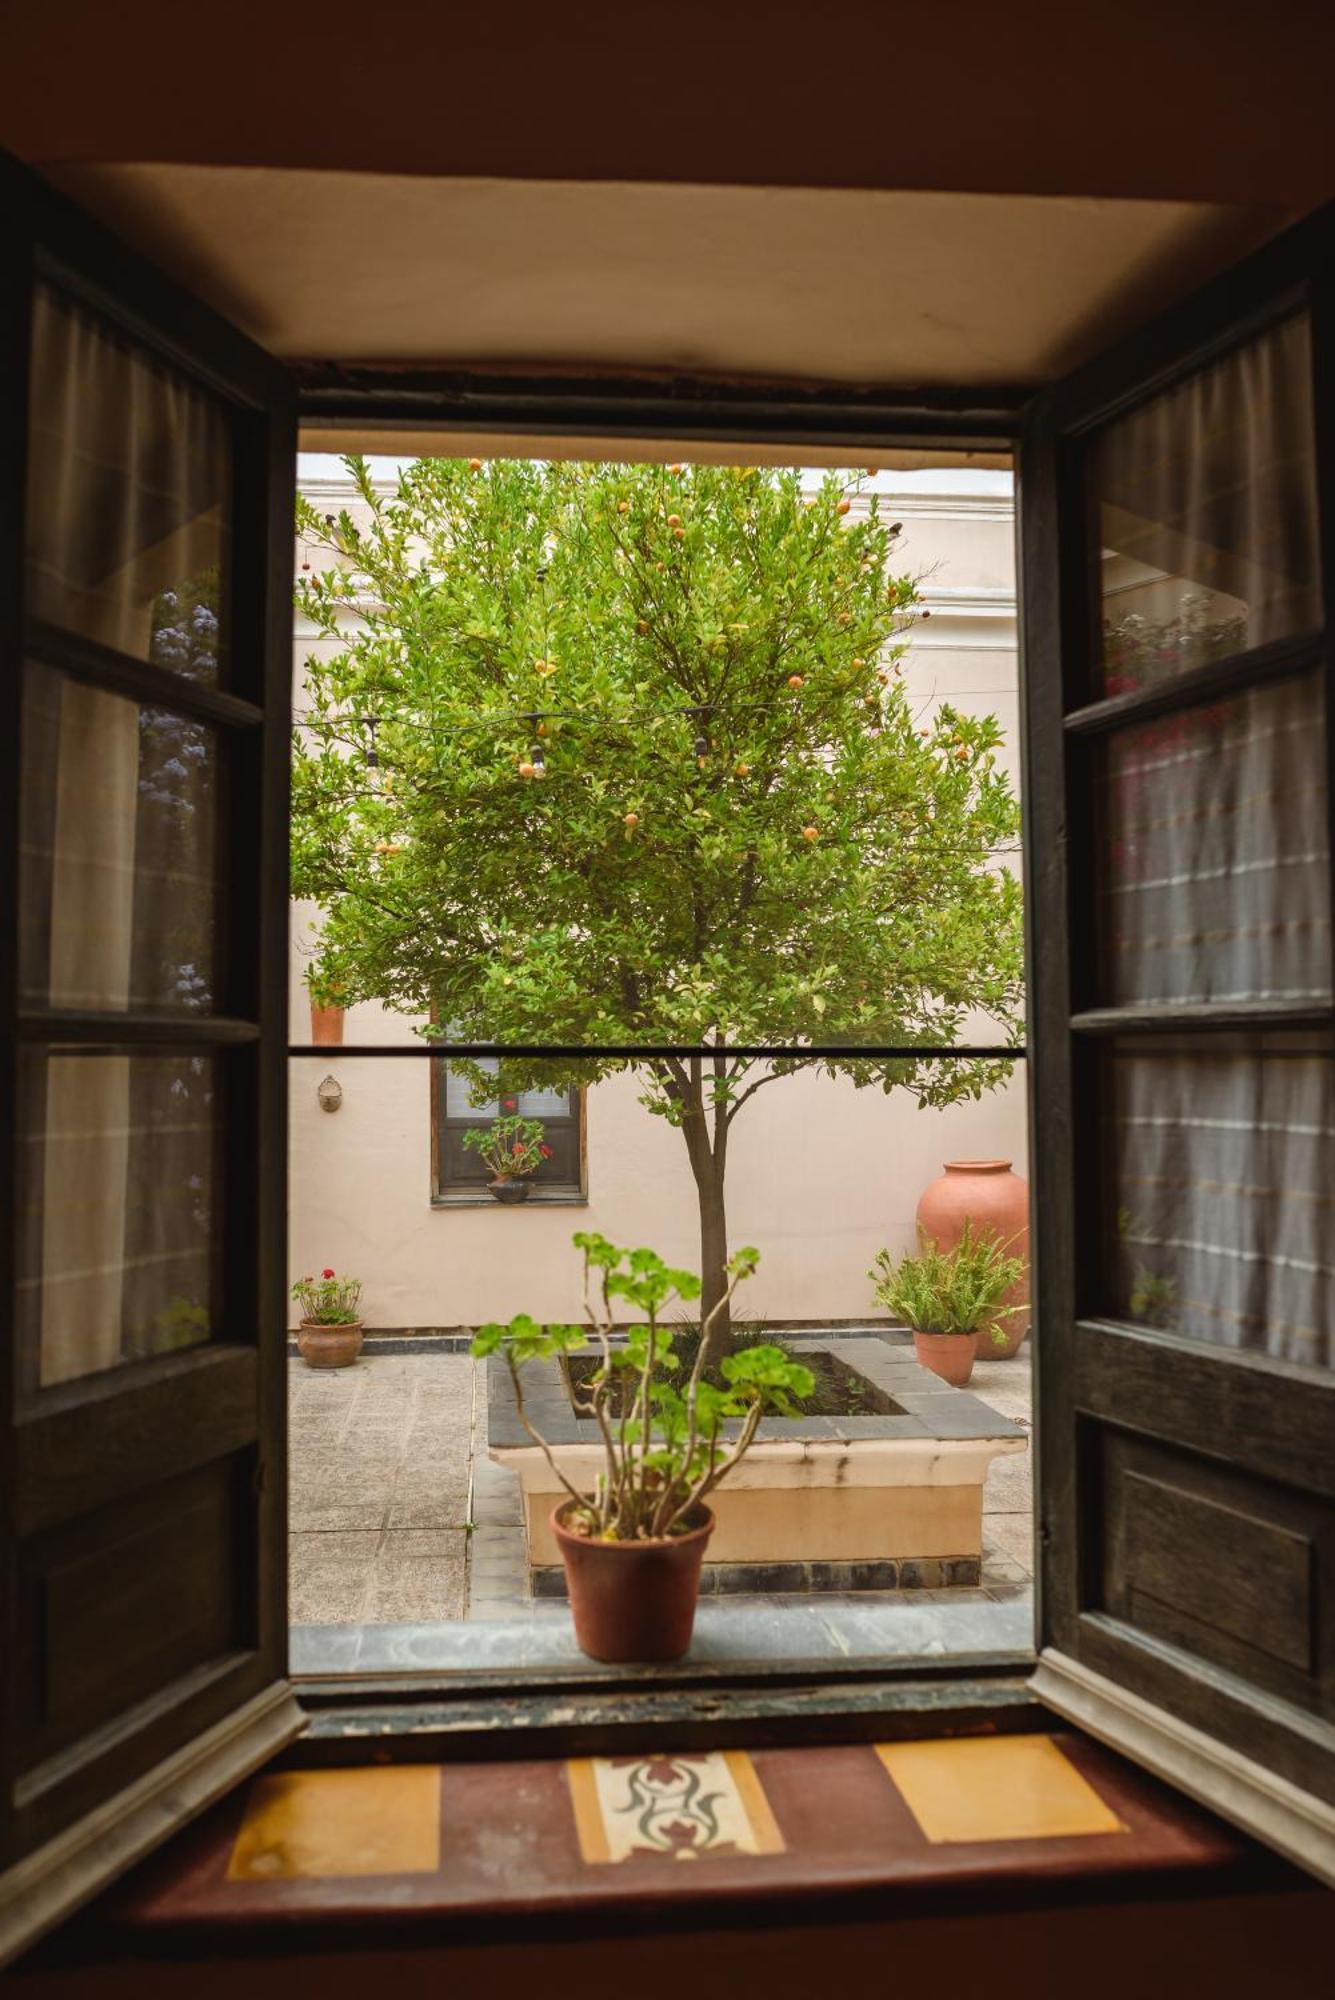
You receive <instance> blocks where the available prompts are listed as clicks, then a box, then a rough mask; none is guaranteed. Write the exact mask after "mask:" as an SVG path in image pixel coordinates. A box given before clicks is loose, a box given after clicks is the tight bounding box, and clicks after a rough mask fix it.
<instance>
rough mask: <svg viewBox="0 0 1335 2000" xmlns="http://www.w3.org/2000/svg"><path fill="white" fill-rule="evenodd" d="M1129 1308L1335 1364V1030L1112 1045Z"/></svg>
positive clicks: (1115, 1262)
mask: <svg viewBox="0 0 1335 2000" xmlns="http://www.w3.org/2000/svg"><path fill="white" fill-rule="evenodd" d="M1107 1061H1108V1074H1107V1079H1106V1081H1107V1117H1108V1120H1109V1127H1108V1129H1109V1137H1110V1142H1111V1165H1112V1182H1113V1201H1112V1204H1111V1207H1112V1214H1111V1215H1110V1216H1109V1217H1108V1221H1109V1223H1110V1224H1112V1225H1113V1236H1112V1246H1113V1254H1112V1262H1111V1274H1112V1298H1111V1301H1110V1303H1111V1306H1112V1309H1113V1311H1114V1312H1115V1314H1116V1315H1117V1316H1118V1317H1119V1318H1127V1319H1131V1320H1134V1321H1138V1322H1140V1323H1141V1324H1143V1325H1147V1326H1153V1327H1159V1328H1162V1329H1163V1330H1165V1331H1167V1332H1172V1333H1179V1334H1183V1335H1186V1336H1189V1337H1190V1338H1192V1339H1195V1340H1207V1341H1211V1342H1213V1343H1214V1344H1216V1345H1218V1346H1221V1347H1236V1348H1247V1349H1251V1350H1254V1351H1256V1352H1259V1353H1262V1354H1269V1355H1272V1356H1275V1357H1277V1358H1280V1359H1283V1360H1287V1361H1302V1362H1307V1363H1309V1364H1311V1365H1313V1366H1319V1367H1325V1368H1329V1367H1330V1366H1332V1364H1335V1062H1332V1049H1331V1044H1330V1042H1329V1039H1328V1038H1325V1037H1316V1036H1299V1035H1295V1034H1289V1035H1284V1034H1275V1035H1268V1036H1266V1037H1264V1038H1262V1037H1259V1036H1253V1037H1249V1038H1246V1039H1244V1038H1241V1037H1233V1036H1228V1037H1224V1038H1222V1043H1221V1042H1220V1041H1219V1040H1216V1038H1214V1037H1211V1039H1210V1042H1209V1043H1208V1044H1202V1045H1198V1047H1197V1048H1196V1049H1193V1050H1191V1051H1185V1052H1184V1051H1182V1050H1181V1048H1180V1046H1179V1047H1178V1048H1176V1049H1174V1048H1171V1047H1168V1046H1166V1045H1158V1046H1155V1047H1150V1048H1146V1047H1144V1046H1136V1045H1135V1044H1132V1043H1129V1042H1122V1043H1119V1044H1117V1045H1116V1046H1115V1047H1114V1048H1113V1049H1112V1050H1111V1051H1110V1053H1109V1055H1108V1058H1107Z"/></svg>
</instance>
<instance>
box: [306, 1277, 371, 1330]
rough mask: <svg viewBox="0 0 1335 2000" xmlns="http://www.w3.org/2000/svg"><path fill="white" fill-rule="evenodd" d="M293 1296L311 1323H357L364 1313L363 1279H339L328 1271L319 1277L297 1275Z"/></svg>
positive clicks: (352, 1324)
mask: <svg viewBox="0 0 1335 2000" xmlns="http://www.w3.org/2000/svg"><path fill="white" fill-rule="evenodd" d="M292 1296H293V1298H294V1299H295V1300H296V1301H297V1304H298V1305H299V1306H300V1307H301V1317H302V1319H303V1320H305V1321H306V1322H307V1323H308V1324H309V1325H311V1326H354V1325H355V1324H356V1322H357V1320H358V1319H359V1318H360V1316H361V1315H360V1301H361V1296H362V1283H361V1279H360V1278H340V1277H339V1276H338V1274H337V1273H336V1272H334V1271H328V1270H326V1271H323V1272H322V1273H321V1275H320V1276H319V1277H318V1278H298V1279H297V1282H296V1284H295V1285H293V1287H292Z"/></svg>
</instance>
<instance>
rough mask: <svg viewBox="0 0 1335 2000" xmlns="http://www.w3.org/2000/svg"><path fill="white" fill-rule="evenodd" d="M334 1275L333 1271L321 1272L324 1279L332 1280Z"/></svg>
mask: <svg viewBox="0 0 1335 2000" xmlns="http://www.w3.org/2000/svg"><path fill="white" fill-rule="evenodd" d="M333 1275H334V1274H333V1272H332V1271H321V1273H320V1276H321V1277H322V1278H332V1277H333Z"/></svg>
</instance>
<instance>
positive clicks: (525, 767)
mask: <svg viewBox="0 0 1335 2000" xmlns="http://www.w3.org/2000/svg"><path fill="white" fill-rule="evenodd" d="M519 775H520V777H521V778H531V777H532V776H533V766H532V764H530V763H529V761H528V759H527V757H526V758H525V759H524V761H523V763H522V764H521V765H520V766H519Z"/></svg>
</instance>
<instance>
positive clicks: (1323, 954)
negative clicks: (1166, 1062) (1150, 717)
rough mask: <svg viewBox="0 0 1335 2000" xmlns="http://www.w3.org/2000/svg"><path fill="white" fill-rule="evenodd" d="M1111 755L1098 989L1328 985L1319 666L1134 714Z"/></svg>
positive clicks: (1221, 995) (1266, 989) (1166, 993)
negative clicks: (1146, 715)
mask: <svg viewBox="0 0 1335 2000" xmlns="http://www.w3.org/2000/svg"><path fill="white" fill-rule="evenodd" d="M1100 757H1101V765H1100V771H1099V850H1098V851H1099V878H1100V879H1099V911H1100V931H1101V942H1102V960H1103V964H1102V974H1101V990H1100V993H1099V996H1098V997H1099V998H1100V999H1101V1000H1105V1001H1108V1002H1111V1003H1113V1004H1119V1003H1122V1002H1127V1001H1165V1002H1169V1001H1176V1002H1182V1003H1189V1002H1192V1001H1207V1000H1217V1001H1226V1000H1307V999H1325V998H1326V997H1327V996H1328V995H1329V993H1330V991H1331V949H1330V914H1331V883H1330V855H1329V842H1328V833H1327V802H1326V719H1325V699H1324V694H1323V690H1322V683H1321V679H1320V677H1319V676H1318V675H1315V674H1311V675H1305V676H1304V677H1303V678H1302V679H1301V680H1292V681H1281V682H1277V683H1276V684H1274V685H1273V686H1270V687H1256V688H1252V689H1249V690H1248V691H1247V692H1246V693H1245V694H1241V695H1237V696H1234V697H1233V698H1232V699H1230V700H1228V701H1220V702H1212V703H1211V704H1209V706H1207V707H1203V708H1192V709H1187V710H1185V711H1184V712H1182V713H1181V714H1178V715H1170V716H1166V717H1163V718H1161V719H1159V720H1157V721H1154V722H1149V723H1145V724H1143V725H1142V726H1140V727H1138V728H1135V729H1126V730H1122V731H1120V732H1119V733H1118V734H1116V735H1115V736H1112V737H1111V738H1109V740H1108V742H1107V743H1106V744H1105V745H1104V746H1103V747H1102V749H1101V752H1100Z"/></svg>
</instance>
